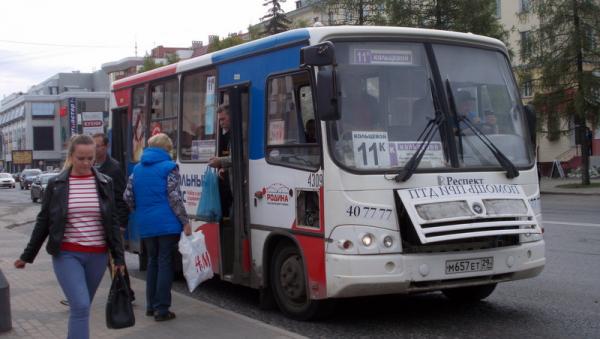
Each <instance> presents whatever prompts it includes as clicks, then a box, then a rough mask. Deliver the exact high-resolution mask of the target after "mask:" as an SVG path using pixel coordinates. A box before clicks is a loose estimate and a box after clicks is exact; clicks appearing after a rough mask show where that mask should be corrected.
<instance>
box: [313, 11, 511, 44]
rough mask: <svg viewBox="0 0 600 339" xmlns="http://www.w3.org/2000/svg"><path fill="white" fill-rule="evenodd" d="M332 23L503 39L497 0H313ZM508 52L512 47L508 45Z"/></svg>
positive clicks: (503, 30)
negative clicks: (426, 30) (383, 26)
mask: <svg viewBox="0 0 600 339" xmlns="http://www.w3.org/2000/svg"><path fill="white" fill-rule="evenodd" d="M312 4H313V6H315V8H316V9H317V10H320V11H322V12H325V13H327V14H328V15H329V16H330V22H329V24H332V25H388V26H404V27H421V28H432V29H440V30H449V31H457V32H471V33H474V34H480V35H485V36H490V37H493V38H496V39H500V40H502V41H503V42H504V43H505V44H506V45H507V46H508V36H509V32H508V31H506V30H505V29H504V28H503V27H502V25H501V24H500V22H499V21H498V19H497V18H496V16H495V14H496V1H495V0H461V1H456V0H312ZM509 53H511V55H512V52H510V48H509Z"/></svg>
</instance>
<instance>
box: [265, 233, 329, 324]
mask: <svg viewBox="0 0 600 339" xmlns="http://www.w3.org/2000/svg"><path fill="white" fill-rule="evenodd" d="M271 288H272V289H273V295H274V297H275V301H276V302H277V306H279V309H280V310H281V311H282V312H283V313H284V314H285V315H287V316H289V317H290V318H293V319H297V320H308V319H313V318H319V317H323V316H324V315H326V313H329V312H327V311H326V310H325V309H329V308H330V307H329V306H330V304H331V303H330V302H329V301H328V300H312V299H311V298H310V296H309V295H308V289H307V288H306V277H305V269H304V263H303V260H302V256H301V255H300V251H299V250H298V248H297V247H296V246H293V245H290V244H288V243H281V244H279V245H278V246H277V248H276V249H275V253H274V256H273V260H272V261H271Z"/></svg>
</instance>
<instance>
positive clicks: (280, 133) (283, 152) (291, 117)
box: [265, 71, 321, 171]
mask: <svg viewBox="0 0 600 339" xmlns="http://www.w3.org/2000/svg"><path fill="white" fill-rule="evenodd" d="M266 94H267V152H266V157H265V158H266V160H267V162H269V163H272V164H276V165H282V166H288V167H294V168H299V169H306V170H310V171H314V170H316V169H318V168H319V165H320V161H321V153H320V146H319V144H318V143H317V133H316V132H317V124H316V122H315V121H316V120H315V112H314V109H313V95H312V89H311V86H310V78H309V73H308V71H299V72H294V73H288V74H284V75H277V76H273V77H271V78H269V79H268V82H267V93H266Z"/></svg>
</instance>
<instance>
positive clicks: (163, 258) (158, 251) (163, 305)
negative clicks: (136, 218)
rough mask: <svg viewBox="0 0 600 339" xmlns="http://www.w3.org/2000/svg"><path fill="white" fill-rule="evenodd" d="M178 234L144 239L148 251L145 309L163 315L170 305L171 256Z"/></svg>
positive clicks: (171, 281) (175, 246)
mask: <svg viewBox="0 0 600 339" xmlns="http://www.w3.org/2000/svg"><path fill="white" fill-rule="evenodd" d="M178 241H179V234H169V235H163V236H158V237H151V238H145V239H144V245H145V246H146V252H147V253H148V272H147V275H146V309H147V310H148V311H155V312H156V313H157V314H159V315H165V314H167V313H168V312H169V307H171V285H172V283H173V262H172V260H173V256H172V253H173V251H175V249H176V248H177V242H178Z"/></svg>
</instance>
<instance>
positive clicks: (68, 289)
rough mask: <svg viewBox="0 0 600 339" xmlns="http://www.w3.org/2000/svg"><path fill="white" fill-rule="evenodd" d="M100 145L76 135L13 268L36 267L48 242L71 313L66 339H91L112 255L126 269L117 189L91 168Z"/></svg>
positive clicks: (48, 248) (51, 183)
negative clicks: (97, 299)
mask: <svg viewBox="0 0 600 339" xmlns="http://www.w3.org/2000/svg"><path fill="white" fill-rule="evenodd" d="M95 152H96V144H95V143H94V140H93V139H92V138H91V137H90V136H88V135H74V136H73V137H72V138H71V140H70V143H69V148H68V154H67V159H66V161H65V166H64V168H63V170H62V172H61V173H60V174H58V175H57V176H56V177H54V178H52V179H50V181H49V182H48V188H47V189H46V191H45V192H46V193H45V196H44V199H43V203H42V209H41V210H40V213H39V214H38V216H37V220H36V223H35V227H34V229H33V232H32V233H31V239H30V240H29V243H28V244H27V247H26V248H25V251H23V254H21V257H20V258H19V259H17V260H16V261H15V263H14V265H15V267H16V268H25V265H26V263H33V260H34V259H35V257H36V255H37V254H38V252H39V250H40V248H41V247H42V244H43V243H44V241H45V240H46V238H48V243H47V244H46V250H47V251H48V253H49V254H51V255H52V266H53V268H54V273H55V274H56V278H57V280H58V282H59V284H60V286H61V288H62V290H63V292H64V294H65V296H66V297H67V300H68V302H69V307H70V315H69V331H68V338H72V339H87V338H89V335H90V331H89V315H90V306H91V304H92V300H93V299H94V294H95V293H96V289H97V288H98V285H99V284H100V281H101V280H102V276H103V275H104V271H105V270H106V262H107V260H108V254H107V251H108V250H110V251H111V254H112V256H113V258H114V262H115V267H116V269H118V270H121V271H123V269H124V258H123V245H122V244H121V235H120V233H119V225H118V223H117V221H116V210H115V198H114V193H113V183H112V180H111V178H110V177H107V176H105V175H103V174H101V173H100V172H98V171H96V169H94V168H93V164H94V156H95Z"/></svg>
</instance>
